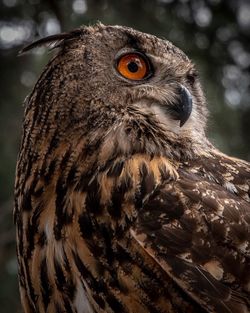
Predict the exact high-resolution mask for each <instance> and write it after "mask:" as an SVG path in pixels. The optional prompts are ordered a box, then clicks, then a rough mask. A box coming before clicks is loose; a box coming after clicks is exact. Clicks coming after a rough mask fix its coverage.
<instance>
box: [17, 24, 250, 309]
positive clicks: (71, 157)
mask: <svg viewBox="0 0 250 313" xmlns="http://www.w3.org/2000/svg"><path fill="white" fill-rule="evenodd" d="M41 45H52V47H53V48H55V49H56V50H55V51H56V53H55V55H54V57H53V58H52V60H51V61H50V62H49V64H48V65H47V66H46V67H45V70H44V71H43V73H42V74H41V76H40V78H39V79H38V82H37V83H36V84H35V87H34V89H33V91H32V93H31V94H30V95H29V96H28V98H27V99H26V101H25V116H24V121H23V137H22V142H21V148H20V153H19V157H18V163H17V169H16V182H15V209H14V219H15V224H16V230H17V256H18V264H19V285H20V294H21V302H22V306H23V309H24V312H25V313H45V312H46V313H66V312H67V313H177V312H178V313H206V312H207V313H208V312H209V313H247V312H248V313H249V312H250V203H249V202H250V190H249V186H250V166H249V163H247V162H245V161H242V160H239V159H236V158H231V157H229V156H227V155H225V154H223V153H221V152H220V151H218V150H217V149H216V148H215V147H214V146H213V145H212V144H211V143H210V142H209V140H208V139H207V137H206V120H207V115H208V113H207V108H206V101H205V97H204V95H203V91H202V88H201V84H200V81H199V77H198V73H197V70H196V69H195V66H194V64H193V63H192V61H191V60H190V59H189V58H188V57H187V56H186V55H185V54H184V52H182V51H181V50H179V49H178V48H177V47H175V46H174V45H173V44H172V43H170V42H169V41H167V40H163V39H159V38H157V37H155V36H153V35H149V34H145V33H141V32H139V31H136V30H134V29H131V28H127V27H123V26H105V25H102V24H97V25H94V26H88V27H82V28H79V29H76V30H73V31H71V32H68V33H62V34H58V35H52V36H50V37H47V38H44V39H40V40H38V41H37V42H35V43H33V44H31V45H29V46H27V47H26V48H24V49H23V52H26V51H28V50H30V49H32V48H35V47H37V46H41Z"/></svg>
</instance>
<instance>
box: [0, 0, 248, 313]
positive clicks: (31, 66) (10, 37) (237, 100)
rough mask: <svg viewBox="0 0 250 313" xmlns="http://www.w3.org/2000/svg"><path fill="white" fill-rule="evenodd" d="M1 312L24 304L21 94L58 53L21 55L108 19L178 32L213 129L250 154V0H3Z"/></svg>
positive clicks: (229, 149)
mask: <svg viewBox="0 0 250 313" xmlns="http://www.w3.org/2000/svg"><path fill="white" fill-rule="evenodd" d="M0 14H1V16H0V54H1V55H0V60H1V63H0V82H1V88H0V312H3V313H13V312H21V309H20V303H19V295H18V285H17V264H16V256H15V230H14V226H13V222H12V208H13V183H14V175H15V162H16V157H17V153H18V146H19V141H20V134H21V121H22V115H23V106H22V102H23V100H24V98H25V96H26V95H27V94H28V93H29V92H30V91H31V89H32V87H33V86H34V83H35V81H36V79H37V78H38V75H39V73H40V72H41V70H42V68H43V66H44V65H45V64H46V62H47V60H48V59H49V57H50V56H51V55H50V54H48V53H47V52H46V51H45V50H44V49H38V50H36V51H34V52H33V53H32V54H28V55H24V56H21V57H17V53H18V50H19V49H20V48H21V47H22V46H23V45H24V44H26V43H29V42H31V41H32V40H34V38H40V37H43V36H46V35H51V34H54V33H58V32H61V31H67V30H71V29H72V28H74V27H78V26H80V25H89V24H93V23H95V22H96V21H101V22H102V23H105V24H121V25H127V26H131V27H134V28H137V29H139V30H141V31H144V32H148V33H151V34H155V35H158V36H160V37H162V38H167V39H169V40H171V41H172V42H173V43H174V44H175V45H177V46H178V47H180V48H181V49H182V50H184V51H185V52H186V54H188V55H189V56H190V57H191V58H192V59H193V60H194V61H195V63H196V64H197V67H198V69H199V71H200V75H201V79H202V82H203V86H204V90H205V93H206V96H207V99H208V106H209V110H210V112H211V114H210V119H209V125H208V126H209V127H208V136H209V137H210V139H211V140H212V141H213V142H214V143H215V145H216V146H217V147H219V148H220V149H221V150H223V151H224V152H225V153H228V154H231V155H234V156H237V157H240V158H245V159H248V160H250V144H249V142H250V126H249V120H250V101H249V96H250V90H249V84H250V71H249V69H250V1H249V0H245V1H244V0H238V1H235V0H231V1H230V0H227V1H226V0H225V1H223V0H198V1H189V0H182V1H180V0H179V1H177V0H176V1H173V0H158V1H149V0H148V1H147V0H144V1H142V0H137V1H132V0H123V1H121V0H120V1H118V0H113V1H107V0H106V1H104V0H92V1H90V0H89V1H85V0H74V1H51V0H48V1H39V0H29V1H27V0H26V1H25V0H0Z"/></svg>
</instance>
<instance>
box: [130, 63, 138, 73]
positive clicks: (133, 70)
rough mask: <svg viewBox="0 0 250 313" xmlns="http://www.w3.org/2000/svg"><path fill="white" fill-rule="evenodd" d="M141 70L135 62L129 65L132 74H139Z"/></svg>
mask: <svg viewBox="0 0 250 313" xmlns="http://www.w3.org/2000/svg"><path fill="white" fill-rule="evenodd" d="M138 69H139V66H138V65H137V63H136V62H135V61H131V62H129V64H128V70H129V71H130V72H132V73H135V72H137V71H138Z"/></svg>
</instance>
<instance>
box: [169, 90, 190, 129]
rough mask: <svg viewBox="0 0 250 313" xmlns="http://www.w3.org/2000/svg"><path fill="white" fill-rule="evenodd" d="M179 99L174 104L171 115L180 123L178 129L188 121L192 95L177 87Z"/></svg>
mask: <svg viewBox="0 0 250 313" xmlns="http://www.w3.org/2000/svg"><path fill="white" fill-rule="evenodd" d="M179 94H180V96H179V99H178V102H177V103H175V104H174V107H173V108H172V110H173V113H174V114H173V115H174V119H175V120H179V121H180V127H182V126H183V125H184V124H185V123H186V121H187V120H188V118H189V116H190V114H191V112H192V107H193V101H192V95H191V93H190V92H189V90H188V89H187V88H186V87H184V86H183V85H180V87H179Z"/></svg>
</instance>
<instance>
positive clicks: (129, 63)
mask: <svg viewBox="0 0 250 313" xmlns="http://www.w3.org/2000/svg"><path fill="white" fill-rule="evenodd" d="M117 70H118V72H119V73H120V74H121V75H122V76H123V77H125V78H128V79H131V80H141V79H143V78H145V77H147V76H148V74H149V63H148V61H147V59H146V58H145V57H144V56H142V55H141V54H138V53H128V54H125V55H123V56H122V57H121V58H120V59H119V60H118V63H117Z"/></svg>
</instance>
